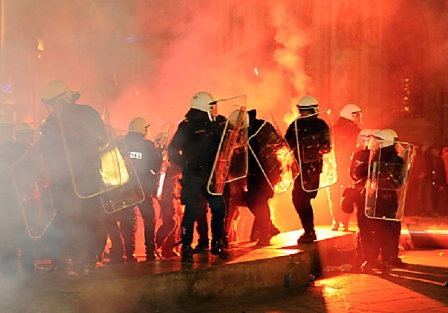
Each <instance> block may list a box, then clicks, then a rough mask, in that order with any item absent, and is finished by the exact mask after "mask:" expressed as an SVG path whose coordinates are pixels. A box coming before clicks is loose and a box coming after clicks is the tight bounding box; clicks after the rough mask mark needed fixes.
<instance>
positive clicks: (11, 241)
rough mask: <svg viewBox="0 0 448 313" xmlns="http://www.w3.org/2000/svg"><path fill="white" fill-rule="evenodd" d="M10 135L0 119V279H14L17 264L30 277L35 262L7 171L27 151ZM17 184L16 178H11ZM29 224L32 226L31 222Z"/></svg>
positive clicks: (9, 126)
mask: <svg viewBox="0 0 448 313" xmlns="http://www.w3.org/2000/svg"><path fill="white" fill-rule="evenodd" d="M13 132H14V124H13V123H12V122H10V121H9V120H8V118H7V117H6V116H4V115H0V203H1V207H0V238H2V243H1V244H0V273H1V274H0V276H16V275H18V274H19V273H20V266H19V261H20V262H21V264H22V266H21V271H22V273H23V274H32V273H33V271H34V261H35V260H34V247H35V242H33V240H32V239H31V238H30V237H29V236H28V231H27V228H26V224H25V221H24V216H22V211H21V208H20V202H19V198H18V197H17V193H16V190H15V188H14V183H13V177H12V171H11V170H12V168H13V166H14V164H15V163H16V162H17V161H18V160H19V159H20V158H21V157H22V156H23V155H24V153H25V152H26V151H27V149H28V148H29V147H28V146H24V145H22V144H20V143H18V142H15V141H14V139H13ZM26 165H27V166H26V168H24V170H25V171H27V172H28V171H30V170H31V169H30V167H29V164H26ZM27 174H28V173H27ZM28 175H29V174H28ZM28 175H24V176H28ZM17 180H18V177H16V178H15V181H17ZM29 222H30V223H33V224H35V221H29ZM19 248H20V250H21V253H20V254H21V255H20V257H19V255H18V249H19Z"/></svg>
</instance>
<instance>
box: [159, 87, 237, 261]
mask: <svg viewBox="0 0 448 313" xmlns="http://www.w3.org/2000/svg"><path fill="white" fill-rule="evenodd" d="M215 105H216V101H215V100H214V99H213V97H212V95H210V94H209V93H207V92H199V93H197V94H195V95H194V96H193V98H192V100H191V109H190V110H189V111H188V112H187V114H186V115H185V119H184V120H183V121H182V122H181V123H180V124H179V127H178V129H177V131H176V133H175V134H174V137H173V139H172V140H171V143H170V145H169V148H168V151H169V157H170V159H171V160H172V161H174V162H175V163H177V164H178V165H179V166H180V167H181V169H182V179H181V185H182V190H181V201H182V204H184V205H185V211H184V216H183V219H182V262H193V250H192V248H191V243H192V241H193V231H194V224H195V221H196V219H197V216H198V212H199V211H200V210H205V207H206V206H207V203H208V205H209V207H210V209H211V213H212V219H211V229H212V244H211V250H210V252H211V253H212V254H214V255H217V256H218V257H220V258H221V259H228V258H230V254H229V253H228V252H227V251H226V250H225V248H224V246H223V242H222V239H223V235H224V218H225V216H226V203H225V201H224V198H223V196H222V195H213V194H211V193H209V192H208V191H207V184H208V179H209V176H210V173H211V171H212V168H213V165H214V162H215V157H216V155H217V152H218V147H219V143H220V139H221V135H222V131H223V126H224V125H225V118H224V117H222V116H217V117H215V116H213V115H212V111H213V107H214V106H215Z"/></svg>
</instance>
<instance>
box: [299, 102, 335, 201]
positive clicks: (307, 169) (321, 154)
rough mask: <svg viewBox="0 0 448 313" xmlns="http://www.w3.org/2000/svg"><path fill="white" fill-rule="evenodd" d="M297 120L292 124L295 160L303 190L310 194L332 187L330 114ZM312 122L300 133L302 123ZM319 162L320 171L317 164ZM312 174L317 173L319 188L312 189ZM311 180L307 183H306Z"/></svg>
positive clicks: (325, 112) (323, 113)
mask: <svg viewBox="0 0 448 313" xmlns="http://www.w3.org/2000/svg"><path fill="white" fill-rule="evenodd" d="M313 115H317V116H316V117H317V121H316V118H315V117H312V115H311V116H310V115H308V116H306V117H301V116H300V117H298V118H297V119H296V120H295V121H294V123H295V130H296V132H295V133H296V144H297V160H298V165H299V172H300V179H301V182H302V188H303V190H305V191H307V192H313V191H316V190H319V189H323V188H327V187H329V186H331V185H333V184H335V183H336V180H337V172H336V158H335V155H334V151H333V149H332V142H333V140H332V133H333V118H332V114H331V110H327V111H322V112H317V113H314V114H313ZM306 119H308V121H310V120H311V119H314V120H315V121H314V122H312V123H310V124H307V126H306V129H300V128H301V125H302V122H303V121H304V120H306ZM321 161H322V168H321V169H320V168H319V166H320V165H319V164H320V163H321ZM316 165H318V166H316ZM315 171H317V173H318V172H320V175H319V185H318V186H317V187H315V184H314V183H312V180H313V179H314V178H315V177H317V176H315V175H317V174H315ZM310 180H311V182H310Z"/></svg>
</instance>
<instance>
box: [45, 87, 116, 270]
mask: <svg viewBox="0 0 448 313" xmlns="http://www.w3.org/2000/svg"><path fill="white" fill-rule="evenodd" d="M79 96H80V95H79V93H75V92H72V91H71V90H70V89H69V87H68V86H67V85H66V84H65V83H64V82H61V81H53V82H50V83H49V84H48V85H47V86H46V87H45V89H44V91H43V96H42V101H43V103H44V104H45V106H46V108H47V109H48V111H49V113H50V114H49V116H48V117H47V119H46V121H45V123H44V124H42V126H41V128H40V131H41V134H42V136H41V141H40V151H41V152H42V154H43V158H44V162H45V166H46V169H47V171H48V174H49V179H50V185H51V191H52V195H53V200H54V207H55V208H56V210H57V214H56V217H55V219H54V221H53V223H52V224H51V229H49V231H48V232H47V234H48V236H49V242H48V243H49V244H50V247H51V248H52V254H53V262H54V264H53V265H54V266H55V267H56V268H59V267H64V263H66V262H67V260H68V259H71V260H72V263H71V267H70V268H69V271H68V274H69V275H74V276H78V275H82V274H84V275H88V274H91V272H92V270H94V268H95V266H96V256H97V252H98V250H99V249H100V248H99V247H98V245H99V241H98V236H97V225H98V221H97V218H98V216H99V213H98V211H99V210H102V209H103V208H102V204H101V200H100V198H99V196H98V195H99V194H100V193H101V191H102V190H104V185H103V181H102V178H101V173H100V170H101V160H100V153H99V151H100V149H102V148H104V147H105V146H106V145H107V143H108V140H107V134H106V129H105V127H104V123H103V121H102V119H101V116H100V114H99V113H98V112H97V111H96V110H95V109H94V108H93V107H91V106H89V105H79V104H77V103H76V102H75V101H76V100H77V99H78V98H79Z"/></svg>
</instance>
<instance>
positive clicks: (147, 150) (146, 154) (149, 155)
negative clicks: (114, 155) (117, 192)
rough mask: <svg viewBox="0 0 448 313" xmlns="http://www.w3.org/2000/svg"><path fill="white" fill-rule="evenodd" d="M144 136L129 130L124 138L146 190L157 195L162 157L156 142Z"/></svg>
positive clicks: (129, 154)
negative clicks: (158, 173)
mask: <svg viewBox="0 0 448 313" xmlns="http://www.w3.org/2000/svg"><path fill="white" fill-rule="evenodd" d="M144 136H145V135H143V134H140V133H136V132H128V133H127V134H126V136H124V138H123V140H124V142H125V143H126V148H127V150H128V156H129V159H130V160H131V162H132V165H133V166H134V169H135V171H136V173H137V176H138V179H139V180H140V183H141V185H142V188H143V190H144V192H145V193H146V194H148V193H149V194H152V195H155V191H156V188H157V176H156V174H157V172H158V171H159V169H160V157H159V152H158V150H157V148H156V147H155V145H154V143H153V142H152V141H150V140H145V139H144Z"/></svg>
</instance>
